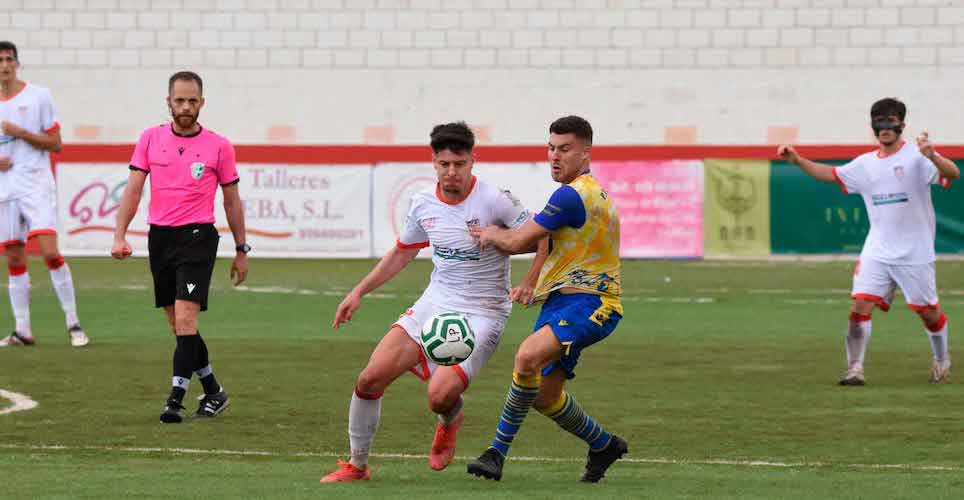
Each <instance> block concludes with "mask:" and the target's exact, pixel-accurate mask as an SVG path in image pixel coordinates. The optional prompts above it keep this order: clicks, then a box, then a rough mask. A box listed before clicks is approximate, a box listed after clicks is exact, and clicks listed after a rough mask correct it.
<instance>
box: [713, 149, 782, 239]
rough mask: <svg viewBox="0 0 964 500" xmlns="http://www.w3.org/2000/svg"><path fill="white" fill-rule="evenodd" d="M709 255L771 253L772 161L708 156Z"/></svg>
mask: <svg viewBox="0 0 964 500" xmlns="http://www.w3.org/2000/svg"><path fill="white" fill-rule="evenodd" d="M703 165H704V168H705V170H704V175H705V181H704V182H705V187H704V189H705V199H704V203H703V239H704V255H705V256H706V257H768V256H769V255H770V162H769V161H766V160H711V159H708V160H704V162H703Z"/></svg>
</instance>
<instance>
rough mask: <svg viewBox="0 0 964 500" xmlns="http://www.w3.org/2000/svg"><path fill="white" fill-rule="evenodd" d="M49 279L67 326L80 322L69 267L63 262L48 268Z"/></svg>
mask: <svg viewBox="0 0 964 500" xmlns="http://www.w3.org/2000/svg"><path fill="white" fill-rule="evenodd" d="M50 281H52V282H53V283H54V290H55V291H56V292H57V298H58V299H60V308H61V309H63V310H64V316H65V318H66V322H67V328H70V327H72V326H74V325H77V324H79V323H80V320H79V319H78V318H77V301H76V299H75V298H74V279H73V277H71V275H70V267H69V266H68V265H67V264H64V265H62V266H60V267H58V268H57V269H51V270H50Z"/></svg>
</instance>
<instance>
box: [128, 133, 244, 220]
mask: <svg viewBox="0 0 964 500" xmlns="http://www.w3.org/2000/svg"><path fill="white" fill-rule="evenodd" d="M130 168H132V169H135V170H140V171H142V172H146V173H148V174H149V175H150V177H151V203H150V206H149V209H148V214H147V223H148V224H152V225H157V226H184V225H187V224H208V223H212V222H214V195H215V194H216V193H217V190H218V185H221V186H227V185H230V184H234V183H235V182H238V169H237V167H236V165H235V163H234V146H232V145H231V142H230V141H228V140H227V139H226V138H224V137H222V136H220V135H218V134H216V133H214V132H211V131H210V130H208V129H205V128H203V127H202V128H201V131H200V132H198V133H196V134H193V135H190V136H181V135H178V134H176V133H175V132H174V129H173V126H172V125H171V124H170V123H165V124H163V125H158V126H156V127H151V128H149V129H147V130H145V131H144V133H142V134H141V138H140V140H139V141H137V146H136V147H135V148H134V156H133V157H132V158H131V165H130Z"/></svg>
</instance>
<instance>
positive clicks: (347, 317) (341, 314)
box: [331, 292, 361, 328]
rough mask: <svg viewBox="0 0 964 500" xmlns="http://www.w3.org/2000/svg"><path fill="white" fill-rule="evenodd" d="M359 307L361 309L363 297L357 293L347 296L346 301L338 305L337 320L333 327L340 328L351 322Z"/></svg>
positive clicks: (333, 322) (332, 323)
mask: <svg viewBox="0 0 964 500" xmlns="http://www.w3.org/2000/svg"><path fill="white" fill-rule="evenodd" d="M359 307H361V296H359V295H358V294H356V293H355V292H352V293H349V294H348V295H347V296H345V300H343V301H341V304H338V310H337V311H335V320H334V321H332V322H331V327H332V328H338V327H339V326H341V324H342V323H348V322H349V321H351V317H352V315H353V314H355V311H357V310H358V308H359Z"/></svg>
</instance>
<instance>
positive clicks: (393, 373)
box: [321, 122, 530, 483]
mask: <svg viewBox="0 0 964 500" xmlns="http://www.w3.org/2000/svg"><path fill="white" fill-rule="evenodd" d="M474 145H475V137H474V135H473V134H472V131H471V130H470V129H469V127H468V126H466V124H465V123H462V122H459V123H448V124H444V125H438V126H436V127H435V128H434V129H433V130H432V134H431V146H432V151H433V153H434V154H433V163H434V166H435V171H436V174H437V175H438V184H437V185H436V187H435V189H433V190H431V191H425V192H421V193H418V194H416V195H415V196H413V197H412V204H411V206H410V208H409V211H408V216H407V217H406V219H405V225H404V228H403V229H402V230H401V232H400V234H399V237H398V241H397V243H396V246H395V248H392V249H391V250H389V252H388V253H387V254H386V255H385V257H383V258H382V260H381V261H380V262H379V263H378V265H376V266H375V268H374V269H373V270H372V271H371V272H370V273H369V274H368V276H366V277H365V278H364V279H363V280H362V281H361V282H360V283H359V284H358V285H357V286H356V287H355V288H354V289H353V290H352V291H351V292H350V293H349V294H348V296H347V297H345V300H343V301H342V302H341V304H340V305H339V306H338V310H337V312H336V313H335V319H334V322H333V323H332V326H333V327H334V328H338V327H339V326H340V325H341V324H342V323H346V322H348V321H350V320H351V318H352V315H353V314H354V313H355V311H356V310H357V309H358V307H359V306H360V305H361V298H362V296H364V295H365V294H367V293H369V292H372V291H374V290H375V289H377V288H378V287H379V286H381V285H383V284H384V283H386V282H388V281H389V280H390V279H391V278H392V277H394V276H395V275H396V274H398V273H399V272H400V271H401V270H402V269H403V268H404V267H405V266H406V265H408V263H410V262H411V261H412V260H413V259H414V258H415V256H416V255H418V252H419V250H420V249H422V248H425V247H427V246H429V245H431V246H432V247H433V253H432V263H433V264H434V270H433V271H432V277H431V281H430V283H429V285H428V288H426V290H425V292H424V293H423V294H422V296H421V297H420V298H419V299H418V300H417V301H416V302H415V304H414V305H412V307H411V308H409V309H408V311H406V312H405V313H404V314H402V315H401V316H400V317H399V318H398V320H397V321H395V323H394V324H393V325H392V326H391V328H390V329H389V331H388V333H386V334H385V336H384V337H383V338H382V340H381V342H379V344H378V346H377V347H375V350H374V352H373V353H372V355H371V358H370V359H369V361H368V365H367V366H366V367H365V368H364V369H363V370H362V372H361V374H359V376H358V380H357V382H356V385H355V391H354V394H353V395H352V398H351V404H350V406H349V413H348V436H349V443H350V446H351V459H350V461H349V462H341V461H339V467H338V469H336V470H335V471H334V472H332V473H331V474H328V475H327V476H325V477H324V478H322V480H321V482H323V483H329V482H345V481H357V480H365V479H369V477H370V473H369V471H368V454H369V449H370V446H371V442H372V440H373V439H374V436H375V430H376V429H377V427H378V422H379V418H380V414H381V397H382V394H383V393H384V392H385V390H386V389H387V388H388V386H389V385H391V383H392V382H393V381H394V380H395V379H397V378H398V377H399V376H401V375H402V374H404V373H405V372H406V371H412V372H414V373H415V374H416V375H417V376H418V377H419V378H420V379H422V380H428V404H429V408H431V410H432V411H433V412H434V413H436V414H437V415H438V425H437V427H436V432H435V439H434V440H433V442H432V448H431V452H430V454H429V465H430V467H431V468H432V469H434V470H442V469H444V468H445V467H446V466H447V465H448V464H449V463H451V461H452V458H453V456H454V454H455V435H456V432H457V431H458V428H459V425H460V424H461V422H462V393H463V392H465V390H466V389H467V388H468V386H469V383H470V381H471V380H472V379H473V377H475V376H476V375H478V373H479V370H480V369H481V368H482V366H483V365H484V364H485V363H486V361H488V360H489V358H490V357H491V356H492V354H493V353H494V352H495V349H496V347H497V346H498V345H499V340H500V339H501V337H502V330H503V329H504V328H505V323H506V320H507V319H508V316H509V312H510V310H511V308H512V304H511V301H510V300H509V293H510V291H509V257H508V255H506V254H504V253H502V252H500V251H498V250H497V249H495V248H488V249H486V250H480V249H479V246H478V245H477V243H476V241H475V240H474V239H473V238H472V236H470V234H469V228H470V227H473V226H481V227H485V226H489V225H501V226H504V227H509V228H514V227H517V226H519V225H521V224H523V223H525V222H526V221H527V220H528V219H529V217H530V213H529V211H528V210H526V209H525V208H524V207H523V206H522V204H521V203H520V202H519V201H518V200H517V199H516V198H514V197H513V196H512V195H511V194H510V193H509V192H507V191H502V190H500V189H498V188H496V187H494V186H491V185H489V184H487V183H485V182H483V181H480V180H478V179H476V178H475V176H474V175H472V164H473V157H472V148H473V146H474ZM513 295H514V296H515V295H517V294H516V293H514V294H513ZM446 311H457V312H460V313H463V314H464V315H465V316H466V317H467V318H468V320H469V323H470V324H471V326H472V330H473V331H474V332H475V335H476V347H475V349H474V351H473V352H472V355H471V356H470V357H469V358H468V359H467V360H465V361H463V362H462V363H461V364H459V365H456V366H436V365H435V364H433V363H431V362H430V361H428V360H427V359H426V357H425V355H424V354H423V353H422V348H421V343H420V340H419V338H420V334H421V330H422V324H423V323H424V322H425V321H426V320H427V319H428V318H430V317H431V316H432V315H433V314H435V313H439V312H446Z"/></svg>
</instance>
